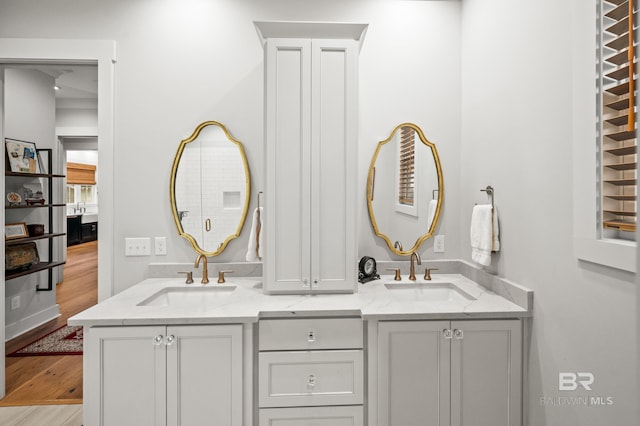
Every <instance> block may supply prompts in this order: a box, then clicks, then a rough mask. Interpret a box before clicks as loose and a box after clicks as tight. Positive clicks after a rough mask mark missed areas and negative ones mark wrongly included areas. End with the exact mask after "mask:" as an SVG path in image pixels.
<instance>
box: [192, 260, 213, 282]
mask: <svg viewBox="0 0 640 426" xmlns="http://www.w3.org/2000/svg"><path fill="white" fill-rule="evenodd" d="M200 259H202V281H201V283H202V284H207V283H208V282H209V268H208V267H207V256H205V255H204V254H199V255H198V257H196V263H195V265H193V266H194V267H196V268H197V267H198V266H199V265H200Z"/></svg>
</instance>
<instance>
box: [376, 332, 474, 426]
mask: <svg viewBox="0 0 640 426" xmlns="http://www.w3.org/2000/svg"><path fill="white" fill-rule="evenodd" d="M447 328H449V322H448V321H422V322H406V321H397V322H395V321H394V322H381V323H380V324H379V331H378V426H424V425H429V426H448V425H449V419H450V417H449V405H450V400H449V380H450V376H449V374H450V372H449V371H450V365H451V364H450V348H451V346H450V344H449V340H446V339H445V338H444V337H443V335H442V334H443V329H447ZM478 424H483V423H478Z"/></svg>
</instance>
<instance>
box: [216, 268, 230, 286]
mask: <svg viewBox="0 0 640 426" xmlns="http://www.w3.org/2000/svg"><path fill="white" fill-rule="evenodd" d="M231 273H233V271H218V284H224V283H225V282H226V281H225V279H224V274H231Z"/></svg>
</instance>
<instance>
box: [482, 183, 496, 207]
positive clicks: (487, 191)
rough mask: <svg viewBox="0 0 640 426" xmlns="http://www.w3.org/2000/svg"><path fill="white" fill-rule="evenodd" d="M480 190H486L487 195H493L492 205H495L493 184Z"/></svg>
mask: <svg viewBox="0 0 640 426" xmlns="http://www.w3.org/2000/svg"><path fill="white" fill-rule="evenodd" d="M480 191H482V192H486V193H487V195H488V196H490V197H491V207H494V204H493V186H491V185H487V187H486V188H485V189H481V190H480Z"/></svg>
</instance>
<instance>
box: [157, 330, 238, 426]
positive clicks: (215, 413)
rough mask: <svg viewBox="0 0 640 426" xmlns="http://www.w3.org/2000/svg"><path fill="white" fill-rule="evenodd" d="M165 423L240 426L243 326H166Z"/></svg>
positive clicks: (184, 425)
mask: <svg viewBox="0 0 640 426" xmlns="http://www.w3.org/2000/svg"><path fill="white" fill-rule="evenodd" d="M167 339H170V344H167V366H168V368H167V424H168V425H183V426H187V425H194V426H196V425H202V424H207V423H209V422H210V421H213V420H215V424H216V425H220V426H241V425H242V398H243V391H242V361H243V357H242V326H240V325H209V326H207V325H194V326H174V327H167Z"/></svg>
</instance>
